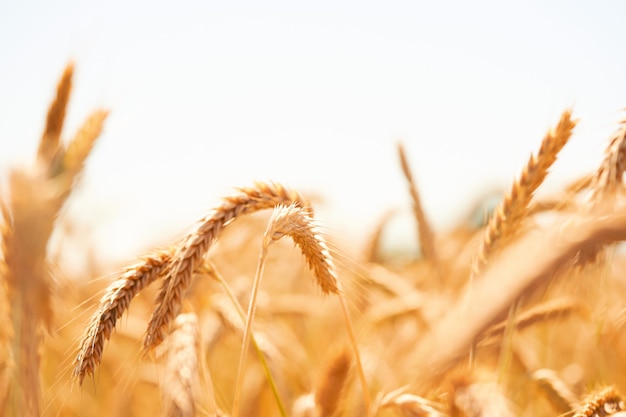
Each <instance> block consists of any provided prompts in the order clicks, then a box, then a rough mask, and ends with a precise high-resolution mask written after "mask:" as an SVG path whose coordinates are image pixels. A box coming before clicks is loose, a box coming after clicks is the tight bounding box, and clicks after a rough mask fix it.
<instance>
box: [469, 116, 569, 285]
mask: <svg viewBox="0 0 626 417" xmlns="http://www.w3.org/2000/svg"><path fill="white" fill-rule="evenodd" d="M575 125H576V122H575V121H573V120H572V118H571V112H570V111H569V110H566V111H564V112H563V114H562V115H561V119H560V120H559V123H558V124H557V126H556V128H555V129H554V130H551V131H550V132H548V134H547V135H546V136H545V137H544V138H543V141H542V142H541V147H540V148H539V152H538V153H537V155H531V157H530V159H529V160H528V163H527V164H526V167H524V170H523V171H522V175H521V176H520V178H519V179H517V180H516V181H515V182H514V183H513V186H512V187H511V189H510V190H509V192H508V193H507V194H506V195H505V197H504V199H503V200H502V202H501V203H500V204H499V205H498V207H496V209H495V210H494V212H493V214H492V216H491V218H490V219H489V224H488V225H487V227H486V229H485V234H484V238H483V240H482V242H481V244H480V247H479V249H478V255H477V256H476V258H475V259H474V263H473V265H472V276H476V275H478V273H479V272H480V270H481V268H482V267H483V266H484V264H485V263H486V262H487V259H488V258H489V256H490V255H491V254H492V253H493V252H494V251H496V250H497V249H498V247H501V246H504V244H505V243H506V242H507V241H510V240H511V239H512V238H513V237H514V236H515V234H516V233H517V232H518V231H519V229H520V227H521V225H522V222H523V220H524V218H525V217H526V215H527V214H528V204H529V203H530V200H531V199H532V197H533V195H534V193H535V191H536V190H537V188H539V186H540V185H541V184H542V183H543V180H544V179H545V177H546V175H547V174H548V169H549V168H550V167H551V166H552V164H553V163H554V161H556V158H557V155H558V153H559V152H560V151H561V149H563V146H565V144H566V143H567V141H568V140H569V138H570V136H571V134H572V130H573V129H574V126H575Z"/></svg>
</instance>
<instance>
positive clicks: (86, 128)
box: [0, 63, 108, 416]
mask: <svg viewBox="0 0 626 417" xmlns="http://www.w3.org/2000/svg"><path fill="white" fill-rule="evenodd" d="M73 73H74V66H73V64H71V63H70V64H69V65H68V66H67V67H66V68H65V71H64V73H63V76H62V77H61V80H60V81H59V84H58V86H57V91H56V97H55V98H54V100H53V101H52V104H51V105H50V108H49V110H48V116H47V118H46V125H45V129H44V132H43V134H42V136H41V139H40V142H39V149H38V151H37V159H36V161H35V162H34V166H33V167H30V168H28V169H14V170H12V171H11V172H9V177H8V189H7V190H6V192H5V193H3V194H4V197H5V199H4V200H3V201H2V216H3V221H4V222H3V225H2V254H3V268H2V302H1V305H2V311H1V314H2V315H3V317H2V321H3V323H6V325H4V326H2V334H1V335H0V337H1V340H2V352H1V355H2V356H1V358H0V361H1V362H2V363H3V364H4V367H3V369H2V376H1V378H2V383H1V385H0V389H1V390H2V391H1V392H0V398H1V401H2V402H1V403H0V409H1V410H6V408H7V407H8V408H9V409H12V410H14V412H15V414H16V415H23V416H38V415H40V413H41V405H40V399H41V380H40V363H41V358H40V349H41V344H42V338H43V337H44V333H45V332H49V331H50V330H51V329H52V323H53V320H54V316H53V309H52V307H51V293H52V290H53V285H54V283H53V280H52V278H51V275H50V271H49V268H48V264H47V259H48V256H47V244H48V240H49V239H50V236H51V234H52V231H53V230H54V227H55V222H56V220H57V217H58V215H59V212H60V210H61V209H62V208H63V205H64V204H65V202H66V201H67V198H68V197H69V195H70V193H71V192H72V189H73V187H74V185H75V183H76V181H77V179H78V177H79V176H80V173H81V172H82V170H83V166H84V163H85V160H86V159H87V157H88V156H89V153H90V152H91V150H92V148H93V146H94V144H95V142H96V140H97V139H98V137H99V136H100V133H101V131H102V125H103V123H104V120H105V119H106V117H107V114H108V113H107V112H106V111H104V110H97V111H94V112H93V113H92V114H91V115H90V116H89V117H88V118H87V120H86V121H85V122H84V124H83V125H82V126H81V127H80V129H79V130H78V132H76V134H75V135H74V136H73V138H72V139H71V140H70V141H69V142H68V143H67V144H64V143H63V142H62V141H61V133H62V131H63V123H64V120H65V112H66V108H67V104H68V101H69V98H70V93H71V90H72V76H73Z"/></svg>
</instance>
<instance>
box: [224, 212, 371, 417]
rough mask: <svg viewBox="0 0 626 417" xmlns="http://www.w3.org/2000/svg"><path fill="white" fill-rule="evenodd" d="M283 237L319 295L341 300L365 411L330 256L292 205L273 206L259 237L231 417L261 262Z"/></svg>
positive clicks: (306, 217)
mask: <svg viewBox="0 0 626 417" xmlns="http://www.w3.org/2000/svg"><path fill="white" fill-rule="evenodd" d="M283 236H289V237H290V238H291V239H292V240H293V241H294V242H295V243H296V245H297V246H298V247H299V248H300V250H301V251H302V254H303V255H304V257H305V258H306V261H307V264H308V265H309V268H310V269H311V270H312V271H313V275H314V277H315V279H316V281H317V284H318V285H319V287H320V288H321V290H322V292H323V293H325V294H329V293H333V294H337V295H338V296H339V298H340V300H342V308H343V313H344V319H345V321H346V326H347V328H348V333H349V336H350V341H351V343H352V345H353V349H354V354H355V357H356V361H357V367H358V368H359V377H360V379H361V384H362V389H363V396H364V402H365V405H366V408H367V409H368V410H369V393H368V388H367V383H366V380H365V374H364V372H363V369H362V366H361V360H360V355H359V352H358V347H357V344H356V338H355V336H354V331H353V329H352V324H351V321H350V318H349V316H348V315H347V307H346V305H345V301H344V298H343V295H342V291H341V285H340V282H339V280H338V279H337V273H336V271H335V266H334V265H333V262H332V259H331V256H330V252H329V250H328V247H327V245H326V242H325V241H324V239H323V237H322V235H321V233H320V232H319V231H318V230H317V228H316V227H314V225H313V220H312V219H311V217H310V216H309V213H308V211H307V210H306V209H303V208H301V207H297V206H295V205H293V204H292V205H290V206H288V207H285V206H277V207H276V208H275V210H274V213H273V214H272V217H271V218H270V221H269V223H268V226H267V229H266V231H265V234H264V236H263V244H262V248H261V253H260V254H259V260H258V263H257V270H256V273H255V277H254V283H253V287H252V293H251V295H250V302H249V304H248V317H247V320H246V327H245V330H244V336H243V342H242V348H241V353H240V357H239V366H238V370H237V380H236V384H235V396H234V401H233V412H232V416H233V417H238V415H239V408H240V401H241V390H242V387H243V377H244V369H245V361H246V358H247V353H248V344H249V343H250V334H251V329H252V322H253V320H254V314H255V310H256V298H257V294H258V289H259V285H260V282H261V277H262V276H263V270H264V268H265V259H266V257H267V253H268V250H269V247H270V246H271V245H272V244H273V243H274V242H276V241H278V240H280V239H281V238H282V237H283Z"/></svg>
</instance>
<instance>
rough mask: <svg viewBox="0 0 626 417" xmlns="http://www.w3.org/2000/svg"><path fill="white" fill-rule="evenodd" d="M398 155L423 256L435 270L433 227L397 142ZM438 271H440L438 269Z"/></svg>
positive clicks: (435, 253) (437, 266)
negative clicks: (411, 202) (407, 186)
mask: <svg viewBox="0 0 626 417" xmlns="http://www.w3.org/2000/svg"><path fill="white" fill-rule="evenodd" d="M398 156H399V158H400V166H401V167H402V172H403V173H404V177H405V178H406V180H407V183H408V185H409V193H410V194H411V200H412V201H413V214H414V215H415V221H416V223H417V236H418V239H419V243H420V246H421V247H422V252H423V254H424V257H425V258H426V259H427V260H429V261H430V262H431V263H432V264H433V265H434V266H435V269H436V270H437V271H439V268H440V265H439V259H438V257H437V250H436V248H435V237H434V233H433V229H432V227H431V226H430V223H429V222H428V219H427V218H426V213H424V209H423V208H422V202H421V200H420V196H419V193H418V192H417V185H416V184H415V180H414V179H413V174H412V173H411V169H410V168H409V162H408V161H407V158H406V154H405V152H404V146H402V144H401V143H398ZM439 272H440V271H439Z"/></svg>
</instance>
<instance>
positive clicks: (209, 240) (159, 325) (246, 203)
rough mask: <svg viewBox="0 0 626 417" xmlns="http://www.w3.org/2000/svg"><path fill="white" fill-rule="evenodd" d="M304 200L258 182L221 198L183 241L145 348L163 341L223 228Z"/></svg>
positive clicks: (164, 287)
mask: <svg viewBox="0 0 626 417" xmlns="http://www.w3.org/2000/svg"><path fill="white" fill-rule="evenodd" d="M303 201H304V199H303V198H302V197H301V196H300V194H298V193H297V192H295V191H293V190H289V189H287V188H285V187H283V186H281V185H279V184H274V183H263V182H257V183H255V185H254V186H253V187H249V188H240V189H239V192H238V193H236V194H234V195H232V196H230V197H226V198H224V199H223V202H222V204H221V205H220V206H219V207H217V208H215V209H213V210H211V211H210V212H209V213H208V214H207V215H206V216H205V217H204V218H202V219H201V220H200V221H199V222H198V224H197V226H196V228H195V229H194V230H193V231H192V232H191V233H190V234H189V235H188V236H187V237H186V238H185V240H184V241H183V243H182V244H181V246H180V247H179V249H178V251H177V253H176V256H175V258H174V259H173V261H172V262H173V263H172V267H171V270H170V271H169V273H168V275H167V276H166V277H165V282H164V284H163V286H162V288H161V291H160V293H159V296H158V300H157V307H156V308H155V310H154V311H153V313H152V316H151V317H150V322H149V324H148V330H147V332H146V337H145V339H144V348H145V349H146V350H147V349H151V348H153V347H156V346H157V345H159V344H160V343H161V342H162V341H163V339H164V337H165V334H166V332H167V327H168V325H169V323H170V322H171V321H172V319H173V318H174V317H175V316H176V315H177V314H178V313H179V312H180V309H181V305H182V302H183V298H184V296H185V293H186V292H187V289H188V288H189V285H190V283H191V278H192V275H193V272H194V271H195V270H196V268H198V267H199V266H200V265H201V264H202V262H203V259H204V256H205V255H206V253H207V251H208V250H209V248H210V247H211V245H212V244H213V242H214V241H215V240H216V239H217V237H218V236H219V234H220V233H221V231H222V230H223V229H224V227H226V226H227V225H229V224H230V223H231V222H232V221H233V220H235V219H236V218H237V217H238V216H241V215H244V214H248V213H252V212H255V211H259V210H263V209H268V208H273V207H274V206H276V205H278V204H292V203H297V204H303Z"/></svg>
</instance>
